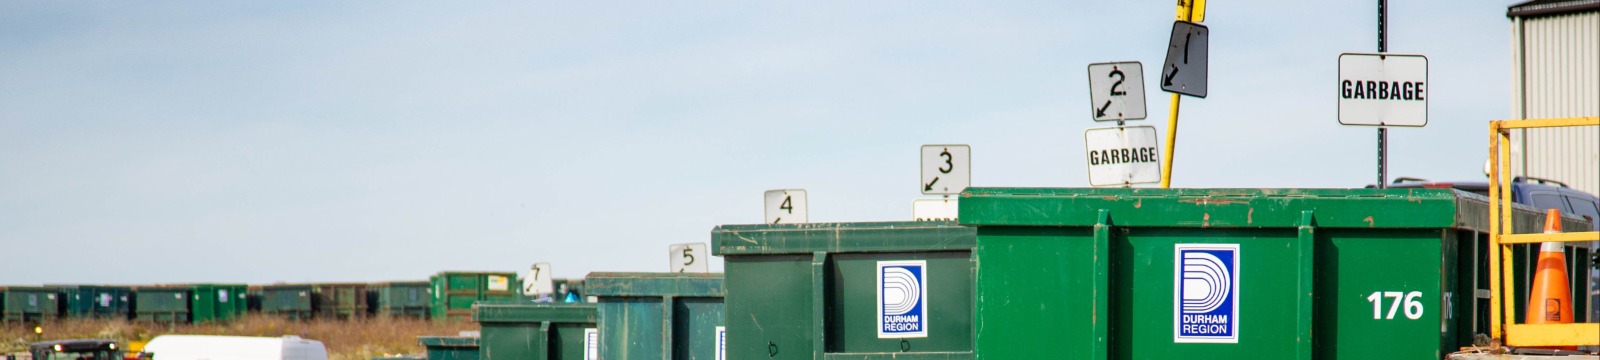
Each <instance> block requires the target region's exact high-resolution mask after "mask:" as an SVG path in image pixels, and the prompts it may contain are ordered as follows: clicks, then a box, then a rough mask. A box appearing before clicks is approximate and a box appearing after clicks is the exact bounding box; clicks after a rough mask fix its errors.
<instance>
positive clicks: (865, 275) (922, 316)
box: [589, 222, 976, 359]
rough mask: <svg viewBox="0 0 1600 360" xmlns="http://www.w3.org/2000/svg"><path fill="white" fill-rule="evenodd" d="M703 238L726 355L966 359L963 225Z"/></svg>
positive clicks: (726, 233)
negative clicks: (712, 266)
mask: <svg viewBox="0 0 1600 360" xmlns="http://www.w3.org/2000/svg"><path fill="white" fill-rule="evenodd" d="M711 235H712V236H711V237H712V241H713V243H714V244H713V252H714V253H715V254H716V255H719V256H722V257H723V258H724V260H725V263H724V264H725V269H726V279H727V280H726V286H727V298H726V301H727V314H728V316H727V320H726V321H727V326H726V327H727V343H726V351H727V355H728V357H727V358H730V359H823V358H829V359H848V358H855V359H860V358H879V357H883V358H887V357H900V358H939V359H961V358H968V359H970V358H972V355H973V353H972V349H973V347H972V345H973V338H972V336H973V328H972V324H973V283H974V279H973V269H974V263H973V258H972V247H973V244H974V240H975V235H976V232H974V231H973V229H971V228H966V227H961V226H958V225H956V224H955V223H951V222H879V223H818V224H789V225H723V226H719V227H717V228H716V229H714V230H712V234H711ZM589 287H590V289H591V290H590V291H591V292H592V291H593V288H594V284H589Z"/></svg>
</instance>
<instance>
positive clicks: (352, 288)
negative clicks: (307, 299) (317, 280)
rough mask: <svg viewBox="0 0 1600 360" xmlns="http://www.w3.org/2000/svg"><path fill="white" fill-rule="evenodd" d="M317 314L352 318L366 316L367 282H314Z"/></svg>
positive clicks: (330, 317)
mask: <svg viewBox="0 0 1600 360" xmlns="http://www.w3.org/2000/svg"><path fill="white" fill-rule="evenodd" d="M315 287H316V295H317V299H316V300H317V303H316V309H317V312H318V314H317V316H320V317H323V318H327V319H354V318H362V317H366V316H367V284H363V283H340V284H316V285H315Z"/></svg>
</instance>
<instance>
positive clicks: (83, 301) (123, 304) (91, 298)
mask: <svg viewBox="0 0 1600 360" xmlns="http://www.w3.org/2000/svg"><path fill="white" fill-rule="evenodd" d="M48 287H52V288H56V289H58V290H60V292H61V302H62V304H64V305H63V306H62V308H63V309H62V315H64V316H66V317H71V318H80V319H127V318H128V317H129V315H131V312H130V311H131V310H132V307H131V306H129V303H131V302H132V301H133V288H132V287H128V286H107V285H50V286H48Z"/></svg>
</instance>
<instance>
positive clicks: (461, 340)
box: [417, 336, 480, 360]
mask: <svg viewBox="0 0 1600 360" xmlns="http://www.w3.org/2000/svg"><path fill="white" fill-rule="evenodd" d="M417 342H420V343H422V347H423V348H424V349H427V352H428V360H478V359H480V356H479V354H480V352H479V350H478V338H477V337H467V336H419V337H417Z"/></svg>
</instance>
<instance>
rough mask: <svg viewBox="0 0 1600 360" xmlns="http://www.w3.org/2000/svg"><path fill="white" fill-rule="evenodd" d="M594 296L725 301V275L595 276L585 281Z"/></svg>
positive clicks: (648, 274) (628, 274)
mask: <svg viewBox="0 0 1600 360" xmlns="http://www.w3.org/2000/svg"><path fill="white" fill-rule="evenodd" d="M583 282H584V294H587V295H592V296H674V297H723V296H724V294H725V290H724V288H723V287H722V273H670V272H668V273H647V272H592V273H589V276H588V277H586V278H584V281H583Z"/></svg>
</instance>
